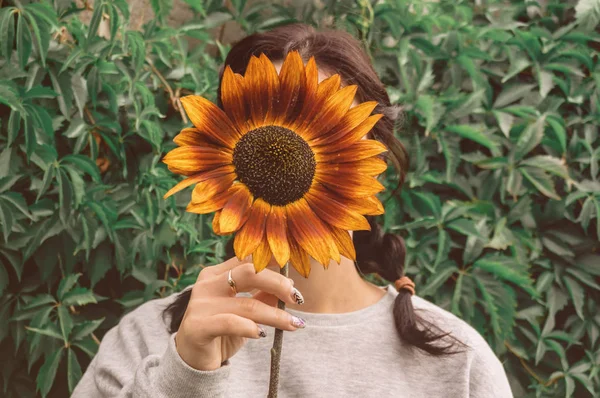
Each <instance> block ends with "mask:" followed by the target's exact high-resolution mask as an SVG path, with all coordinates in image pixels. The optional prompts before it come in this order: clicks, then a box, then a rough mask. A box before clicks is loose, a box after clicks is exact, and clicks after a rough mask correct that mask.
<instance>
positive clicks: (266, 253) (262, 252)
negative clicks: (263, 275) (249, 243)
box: [252, 239, 273, 273]
mask: <svg viewBox="0 0 600 398" xmlns="http://www.w3.org/2000/svg"><path fill="white" fill-rule="evenodd" d="M272 257H273V254H272V253H271V249H269V242H267V240H266V239H263V240H262V241H261V242H260V245H258V247H257V248H256V250H255V251H254V253H252V263H253V264H254V270H255V271H256V272H257V273H258V272H260V271H262V270H263V269H265V268H267V265H269V262H270V261H271V258H272Z"/></svg>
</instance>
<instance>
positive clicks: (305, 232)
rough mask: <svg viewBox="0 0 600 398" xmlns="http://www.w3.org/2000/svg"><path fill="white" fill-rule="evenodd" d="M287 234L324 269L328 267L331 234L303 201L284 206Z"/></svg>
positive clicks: (331, 241) (331, 244)
mask: <svg viewBox="0 0 600 398" xmlns="http://www.w3.org/2000/svg"><path fill="white" fill-rule="evenodd" d="M286 211H287V219H288V230H289V234H290V235H291V236H292V237H293V238H294V239H295V240H296V241H297V242H298V244H299V245H300V246H301V247H302V248H303V249H304V250H306V251H307V252H308V254H310V255H311V256H312V257H313V258H314V259H315V260H317V261H318V262H319V263H321V264H322V265H323V266H324V267H325V268H327V267H328V266H329V259H330V258H331V249H330V248H331V246H333V245H334V242H333V239H332V238H331V234H330V233H329V231H328V230H327V228H326V227H325V225H324V224H323V222H322V221H321V220H320V219H319V218H318V217H317V216H316V215H315V213H314V212H313V211H312V210H311V209H310V207H309V206H308V203H307V202H306V200H305V199H300V200H297V201H295V202H292V203H290V204H288V205H286Z"/></svg>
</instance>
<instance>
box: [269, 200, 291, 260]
mask: <svg viewBox="0 0 600 398" xmlns="http://www.w3.org/2000/svg"><path fill="white" fill-rule="evenodd" d="M287 235H288V234H287V218H286V214H285V208H284V207H280V206H273V207H271V212H270V213H269V217H268V218H267V240H268V242H269V245H270V247H271V252H273V256H274V257H275V260H277V263H278V264H279V265H284V264H285V263H286V262H287V261H288V260H289V259H290V245H289V243H288V238H287Z"/></svg>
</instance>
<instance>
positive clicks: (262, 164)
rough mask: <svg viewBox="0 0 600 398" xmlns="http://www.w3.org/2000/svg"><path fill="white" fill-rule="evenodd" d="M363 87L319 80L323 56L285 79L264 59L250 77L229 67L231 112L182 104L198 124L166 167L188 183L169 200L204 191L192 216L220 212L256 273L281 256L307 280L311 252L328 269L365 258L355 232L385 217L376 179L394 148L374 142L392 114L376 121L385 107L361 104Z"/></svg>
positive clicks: (217, 224)
mask: <svg viewBox="0 0 600 398" xmlns="http://www.w3.org/2000/svg"><path fill="white" fill-rule="evenodd" d="M356 89H357V86H355V85H349V86H346V87H341V79H340V76H339V75H338V74H335V75H333V76H331V77H329V78H327V79H325V80H323V81H321V82H319V79H318V73H317V65H316V62H315V59H314V57H312V58H310V60H309V61H308V62H307V63H306V65H304V62H303V61H302V58H301V57H300V54H299V53H298V52H297V51H294V52H290V53H289V54H288V55H287V56H286V57H285V59H284V61H283V64H282V67H281V71H280V73H279V74H278V73H277V70H276V69H275V67H274V65H273V63H272V62H271V61H270V60H269V58H268V57H267V56H265V55H264V54H261V55H260V57H256V56H252V57H251V59H250V61H249V63H248V66H247V69H246V73H245V74H244V76H242V75H240V74H237V73H234V72H233V71H232V70H231V68H230V67H229V66H227V67H226V68H225V71H224V74H223V79H222V84H221V102H222V104H223V109H221V108H219V107H217V106H216V105H215V104H213V103H212V102H210V101H208V100H207V99H205V98H203V97H200V96H195V95H190V96H187V97H184V98H181V102H182V104H183V107H184V109H185V111H186V113H187V115H188V116H189V118H190V120H191V122H192V123H193V124H194V127H192V128H185V129H183V130H182V131H181V132H180V133H179V134H178V135H177V136H176V137H175V139H174V141H175V143H176V144H177V145H178V148H175V149H173V150H172V151H170V152H169V153H168V154H167V155H166V156H165V157H164V159H163V161H164V162H165V163H166V164H167V165H168V167H169V170H171V171H172V172H174V173H177V174H182V175H184V176H186V177H187V178H185V179H184V180H182V181H181V182H180V183H178V184H177V185H175V186H174V187H173V188H172V189H171V190H169V192H167V194H166V195H165V198H167V197H169V196H170V195H172V194H174V193H175V192H178V191H180V190H182V189H184V188H186V187H188V186H191V185H195V187H194V190H193V192H192V197H191V201H190V203H189V205H188V206H187V211H189V212H193V213H198V214H207V213H212V212H215V215H214V219H213V229H214V231H215V233H217V234H219V235H227V234H231V233H235V238H234V245H233V246H234V251H235V254H236V256H237V257H238V258H239V259H243V258H246V257H247V256H248V255H252V261H253V263H254V266H255V269H256V272H259V271H261V270H263V269H264V268H265V267H266V266H267V265H268V263H269V262H270V260H271V258H273V257H274V258H275V260H276V261H277V263H278V264H279V265H280V266H281V267H283V266H284V265H285V264H286V263H287V262H290V263H291V265H292V266H293V267H294V268H295V269H296V270H297V271H298V272H299V273H300V274H301V275H303V276H304V277H308V275H309V273H310V262H309V256H311V257H313V258H314V259H315V260H316V261H317V262H319V263H321V264H322V265H323V266H324V267H325V268H327V267H328V265H329V262H330V260H331V259H333V260H334V261H336V262H337V263H339V262H340V256H341V255H343V256H345V257H348V258H350V259H352V260H356V252H355V249H354V245H353V243H352V239H351V236H350V233H349V232H348V231H354V230H366V229H369V228H370V227H369V223H368V222H367V219H366V218H365V217H364V215H377V214H382V213H383V206H382V204H381V202H380V201H379V200H378V199H377V198H376V196H375V195H376V194H377V193H378V192H380V191H382V190H383V189H384V187H383V186H382V185H381V184H380V183H379V182H378V181H377V179H376V176H377V175H379V174H380V173H382V172H383V171H384V170H385V169H386V163H385V161H384V160H382V159H381V158H380V157H379V156H378V155H380V154H381V153H383V152H385V151H386V148H385V146H384V145H383V144H381V143H380V142H378V141H375V140H371V139H364V138H365V136H366V135H367V133H368V132H369V131H370V130H371V129H372V128H373V126H374V125H375V123H377V121H378V120H379V119H380V118H381V117H382V116H383V115H380V114H375V115H371V113H372V112H373V110H374V109H375V106H376V105H377V103H376V102H375V101H369V102H364V103H361V104H359V105H357V106H354V107H351V105H352V102H353V100H354V97H355V94H356Z"/></svg>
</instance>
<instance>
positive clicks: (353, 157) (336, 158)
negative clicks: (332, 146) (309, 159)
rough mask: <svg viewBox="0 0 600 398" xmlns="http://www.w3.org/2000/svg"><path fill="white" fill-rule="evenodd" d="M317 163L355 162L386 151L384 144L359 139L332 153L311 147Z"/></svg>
mask: <svg viewBox="0 0 600 398" xmlns="http://www.w3.org/2000/svg"><path fill="white" fill-rule="evenodd" d="M313 151H314V152H315V158H316V160H317V163H342V162H357V161H359V160H363V159H366V158H370V157H372V156H376V155H379V154H381V153H383V152H386V151H387V148H386V147H385V145H383V144H382V143H381V142H379V141H375V140H361V141H358V142H356V143H354V144H352V145H351V146H349V147H348V148H346V149H344V150H342V151H340V152H334V153H320V152H319V151H318V148H313Z"/></svg>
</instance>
